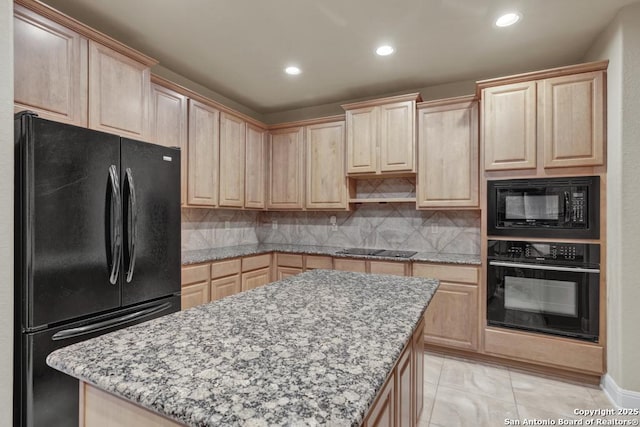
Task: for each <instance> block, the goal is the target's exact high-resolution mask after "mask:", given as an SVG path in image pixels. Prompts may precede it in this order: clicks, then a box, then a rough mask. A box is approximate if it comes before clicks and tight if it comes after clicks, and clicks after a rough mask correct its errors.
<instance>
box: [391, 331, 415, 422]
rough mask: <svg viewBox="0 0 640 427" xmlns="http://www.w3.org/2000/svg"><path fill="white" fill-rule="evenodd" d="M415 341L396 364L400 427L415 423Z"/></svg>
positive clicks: (397, 409) (408, 346)
mask: <svg viewBox="0 0 640 427" xmlns="http://www.w3.org/2000/svg"><path fill="white" fill-rule="evenodd" d="M412 348H413V342H410V343H409V345H407V348H406V349H405V350H404V352H403V353H402V355H401V356H400V359H399V360H398V364H397V365H396V411H397V413H398V424H397V425H398V427H410V426H414V425H417V424H413V405H414V404H415V402H414V399H415V397H414V393H415V391H414V389H415V379H414V375H413V374H414V372H413V351H412Z"/></svg>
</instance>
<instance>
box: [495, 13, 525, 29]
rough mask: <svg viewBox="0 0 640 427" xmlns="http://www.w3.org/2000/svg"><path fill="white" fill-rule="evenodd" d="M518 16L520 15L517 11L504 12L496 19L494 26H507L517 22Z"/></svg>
mask: <svg viewBox="0 0 640 427" xmlns="http://www.w3.org/2000/svg"><path fill="white" fill-rule="evenodd" d="M520 18H521V16H520V14H519V13H516V12H510V13H505V14H504V15H502V16H501V17H500V18H498V19H496V27H508V26H510V25H513V24H515V23H516V22H518V21H519V20H520Z"/></svg>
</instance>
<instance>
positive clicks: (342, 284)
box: [47, 270, 438, 427]
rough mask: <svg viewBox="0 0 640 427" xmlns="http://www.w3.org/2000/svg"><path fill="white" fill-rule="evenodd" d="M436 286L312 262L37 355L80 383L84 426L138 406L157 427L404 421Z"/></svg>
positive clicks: (413, 402) (135, 419) (412, 420)
mask: <svg viewBox="0 0 640 427" xmlns="http://www.w3.org/2000/svg"><path fill="white" fill-rule="evenodd" d="M437 287H438V281H437V280H433V279H424V278H417V277H396V276H383V275H370V274H361V273H349V272H340V271H329V270H315V271H310V272H306V273H303V274H300V275H297V276H293V277H290V278H287V279H284V280H281V281H279V282H275V283H272V284H269V285H266V286H263V287H261V288H258V289H254V290H251V291H248V292H244V293H242V294H238V295H233V296H230V297H227V298H224V299H222V300H218V301H215V302H212V303H210V304H206V305H202V306H199V307H195V308H192V309H190V310H186V311H183V312H180V313H174V314H171V315H168V316H165V317H162V318H159V319H155V320H152V321H149V322H147V323H143V324H140V325H136V326H133V327H130V328H127V329H123V330H120V331H117V332H114V333H111V334H107V335H103V336H101V337H98V338H95V339H92V340H89V341H85V342H81V343H78V344H75V345H72V346H69V347H66V348H64V349H60V350H57V351H55V352H54V353H52V354H51V355H49V357H48V359H47V363H48V364H49V365H50V366H52V367H53V368H55V369H58V370H60V371H62V372H64V373H66V374H68V375H71V376H73V377H76V378H78V379H79V380H80V381H81V387H80V393H81V396H80V402H81V403H80V405H81V408H80V417H81V420H80V421H81V425H84V426H85V427H91V426H92V425H101V424H102V425H104V424H106V423H107V422H111V423H113V425H122V426H124V425H137V426H140V425H141V424H140V420H141V419H144V418H145V417H146V415H148V417H150V418H152V417H157V418H158V420H160V419H161V420H162V421H163V422H165V424H163V425H181V424H184V425H194V426H223V425H248V426H249V425H252V426H271V425H345V426H350V425H361V424H365V425H375V424H377V423H378V421H377V420H380V421H381V423H382V421H383V420H382V418H384V421H391V424H392V425H393V424H396V423H397V421H398V420H399V419H400V417H402V418H404V419H405V420H406V421H408V424H407V425H415V424H416V423H417V418H418V416H419V412H420V410H421V406H422V405H421V402H422V397H421V396H420V394H421V387H422V380H421V378H419V377H421V376H422V333H421V331H420V330H419V329H420V328H421V327H422V326H423V322H422V318H423V314H424V311H425V309H426V307H427V305H428V304H429V301H430V300H431V298H432V296H433V295H434V293H435V291H436V289H437ZM416 349H417V351H415V350H416ZM408 362H411V363H408ZM409 388H410V390H409ZM105 392H106V393H105ZM134 405H136V406H134ZM139 407H142V408H145V410H143V409H140V411H139V412H140V413H137V414H134V415H135V416H134V415H132V413H134V412H136V409H139ZM146 410H148V411H149V412H146ZM145 414H146V415H145ZM156 414H157V415H156ZM158 415H159V416H158ZM161 417H162V418H161ZM127 422H129V424H126V423H127ZM147 425H158V421H157V420H154V421H152V422H150V423H148V424H147Z"/></svg>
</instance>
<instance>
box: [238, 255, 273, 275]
mask: <svg viewBox="0 0 640 427" xmlns="http://www.w3.org/2000/svg"><path fill="white" fill-rule="evenodd" d="M269 266H271V254H264V255H256V256H251V257H247V258H242V271H243V272H244V271H251V270H257V269H258V268H264V267H269Z"/></svg>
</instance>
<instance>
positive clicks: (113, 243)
mask: <svg viewBox="0 0 640 427" xmlns="http://www.w3.org/2000/svg"><path fill="white" fill-rule="evenodd" d="M109 180H110V182H111V203H110V206H109V218H107V226H106V227H105V229H106V233H107V238H108V240H107V241H108V242H109V243H108V246H110V251H111V252H110V259H107V265H108V268H109V270H110V274H109V282H110V283H111V284H112V285H115V284H116V283H118V274H119V273H120V258H121V256H122V234H121V225H122V202H121V200H120V183H119V179H118V168H117V167H116V165H111V166H109ZM107 254H109V252H107Z"/></svg>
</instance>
